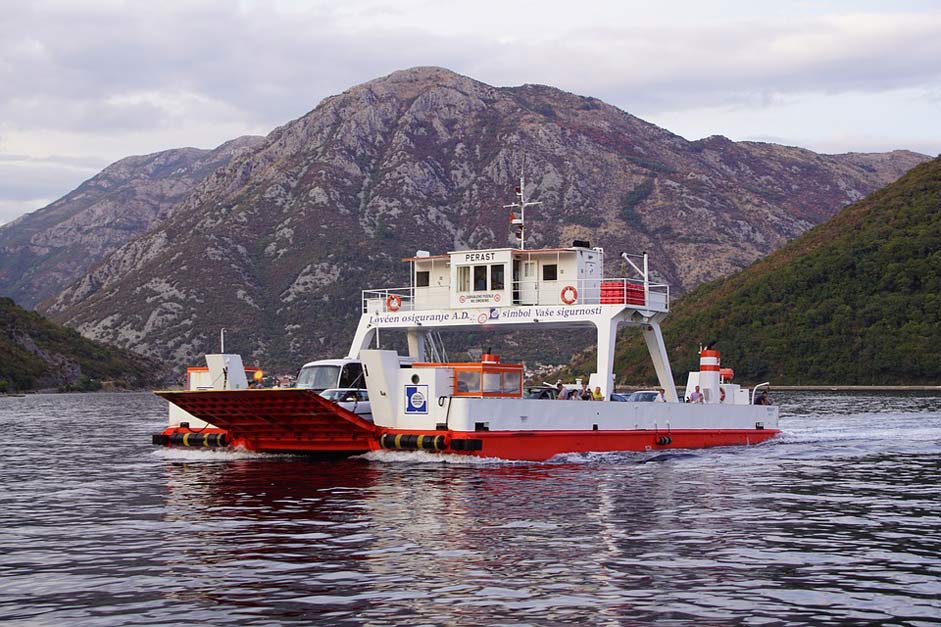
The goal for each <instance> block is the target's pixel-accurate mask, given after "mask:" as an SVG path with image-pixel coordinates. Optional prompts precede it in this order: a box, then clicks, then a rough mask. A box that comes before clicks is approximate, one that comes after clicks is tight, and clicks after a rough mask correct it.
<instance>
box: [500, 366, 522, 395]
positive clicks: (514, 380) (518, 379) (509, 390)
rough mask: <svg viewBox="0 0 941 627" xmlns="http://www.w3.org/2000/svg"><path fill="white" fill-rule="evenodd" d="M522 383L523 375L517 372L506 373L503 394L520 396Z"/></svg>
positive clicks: (504, 374)
mask: <svg viewBox="0 0 941 627" xmlns="http://www.w3.org/2000/svg"><path fill="white" fill-rule="evenodd" d="M521 383H522V373H519V372H516V371H515V370H514V371H512V372H504V373H503V389H502V390H501V392H503V393H504V394H519V391H520V385H521Z"/></svg>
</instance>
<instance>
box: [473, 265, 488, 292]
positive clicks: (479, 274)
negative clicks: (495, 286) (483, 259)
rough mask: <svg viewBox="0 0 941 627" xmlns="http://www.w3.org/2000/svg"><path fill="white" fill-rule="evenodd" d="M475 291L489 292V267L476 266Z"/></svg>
mask: <svg viewBox="0 0 941 627" xmlns="http://www.w3.org/2000/svg"><path fill="white" fill-rule="evenodd" d="M474 291H475V292H486V291H487V266H474Z"/></svg>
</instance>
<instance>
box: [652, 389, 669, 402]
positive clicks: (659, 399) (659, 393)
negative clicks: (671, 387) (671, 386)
mask: <svg viewBox="0 0 941 627" xmlns="http://www.w3.org/2000/svg"><path fill="white" fill-rule="evenodd" d="M654 402H656V403H666V402H667V398H666V397H665V396H664V395H663V388H657V398H656V399H654Z"/></svg>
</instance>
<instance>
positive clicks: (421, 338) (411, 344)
mask: <svg viewBox="0 0 941 627" xmlns="http://www.w3.org/2000/svg"><path fill="white" fill-rule="evenodd" d="M425 333H427V331H423V330H418V329H409V330H408V331H406V333H405V336H406V337H407V338H408V356H409V357H412V358H414V359H415V361H427V360H426V359H425Z"/></svg>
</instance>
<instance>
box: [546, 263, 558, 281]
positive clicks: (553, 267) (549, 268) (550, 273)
mask: <svg viewBox="0 0 941 627" xmlns="http://www.w3.org/2000/svg"><path fill="white" fill-rule="evenodd" d="M542 280H543V281H558V280H559V266H558V264H554V263H547V264H546V265H544V266H543V267H542Z"/></svg>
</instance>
